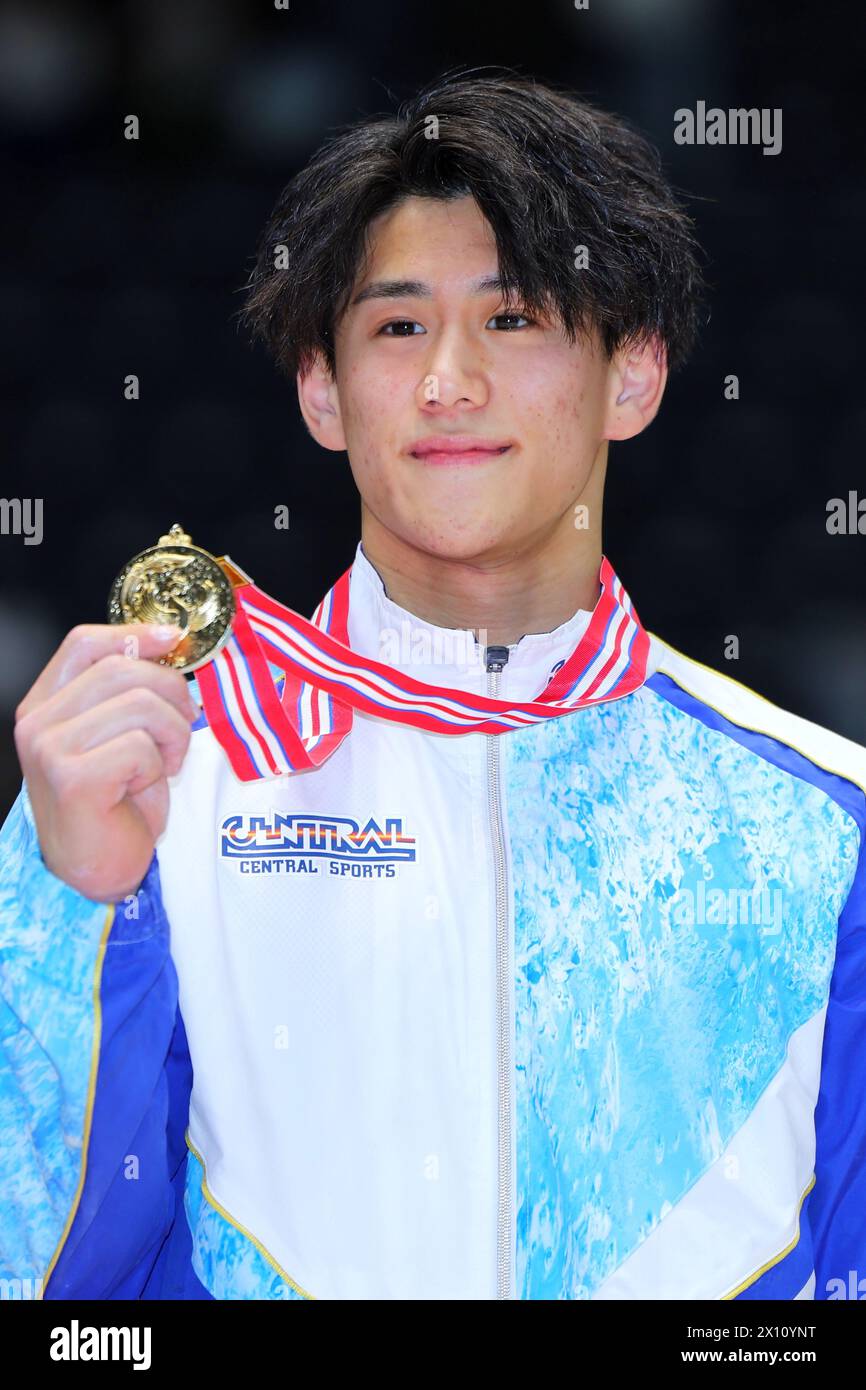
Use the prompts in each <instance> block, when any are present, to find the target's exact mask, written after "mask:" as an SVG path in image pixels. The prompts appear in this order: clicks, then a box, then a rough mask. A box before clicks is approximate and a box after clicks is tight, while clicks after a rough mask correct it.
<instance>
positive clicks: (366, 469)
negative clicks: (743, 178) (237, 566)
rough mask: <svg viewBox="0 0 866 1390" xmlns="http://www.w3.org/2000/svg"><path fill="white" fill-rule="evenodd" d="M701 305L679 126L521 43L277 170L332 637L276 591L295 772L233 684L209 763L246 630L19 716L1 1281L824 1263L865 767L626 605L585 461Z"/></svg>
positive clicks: (495, 1275) (649, 1283)
mask: <svg viewBox="0 0 866 1390" xmlns="http://www.w3.org/2000/svg"><path fill="white" fill-rule="evenodd" d="M699 289H700V276H699V272H698V269H697V264H696V260H695V251H694V243H693V241H692V237H691V233H690V228H689V223H688V220H687V218H686V217H685V216H684V214H683V212H682V210H681V209H680V208H679V207H678V206H677V204H676V202H675V200H674V198H673V196H672V194H671V191H670V189H669V188H668V187H667V185H666V183H665V181H664V179H663V177H662V174H661V172H660V169H659V165H658V161H657V157H656V156H655V154H654V153H653V152H652V151H651V150H650V149H649V148H648V146H647V145H646V144H645V143H644V142H643V141H642V140H641V139H640V138H639V137H638V136H636V135H635V134H634V133H633V132H632V131H631V130H629V129H628V128H627V127H626V126H625V125H624V124H622V123H621V122H619V121H618V120H615V119H613V118H611V117H609V116H607V115H604V114H603V113H601V112H599V111H597V110H595V109H593V108H592V107H590V106H588V105H586V104H584V103H582V102H580V101H578V100H576V99H574V98H573V97H570V96H568V95H565V94H563V93H561V92H559V91H556V90H552V89H551V88H549V87H545V86H542V85H540V84H535V83H533V82H531V81H529V80H527V79H524V78H521V77H515V76H513V75H505V76H493V77H490V76H488V77H479V76H471V75H468V76H467V75H465V76H462V77H458V78H456V79H450V80H445V81H443V82H441V83H440V84H437V85H436V86H435V87H433V88H432V89H431V90H429V91H427V92H425V93H422V94H421V95H420V96H419V97H418V98H417V99H416V100H415V101H414V102H412V103H411V104H409V105H408V106H407V107H406V108H404V109H403V110H402V111H401V112H400V114H399V116H398V117H396V118H379V119H375V120H370V121H365V122H362V123H360V124H359V125H356V126H354V127H352V128H350V129H347V130H344V131H342V132H341V133H340V134H338V135H337V136H336V137H335V138H333V139H332V140H331V141H330V142H329V143H328V144H327V145H326V146H325V147H324V148H323V149H322V150H321V151H320V152H319V153H318V154H317V155H316V156H315V158H314V159H313V161H312V162H311V164H310V165H309V167H308V168H306V169H304V170H303V171H302V172H301V173H300V174H299V175H298V176H297V177H296V178H294V179H293V180H292V182H291V183H290V184H289V186H288V188H287V189H286V190H285V191H284V193H283V195H282V197H281V198H280V200H279V202H278V205H277V207H276V209H275V211H274V214H273V217H272V219H271V222H270V224H269V226H268V228H267V229H266V232H265V235H264V237H263V241H262V246H261V250H260V255H259V258H258V263H257V267H256V270H255V272H254V275H253V277H252V281H251V286H250V295H249V299H248V301H247V308H246V311H245V312H246V318H247V321H248V323H249V324H250V325H251V326H252V328H253V329H254V330H255V331H256V332H258V333H260V334H262V335H263V336H264V337H265V339H266V340H267V341H268V342H269V344H270V345H271V347H272V348H273V350H274V353H275V355H276V357H277V359H278V361H279V363H280V365H281V366H282V368H283V369H284V370H285V371H286V372H287V374H288V375H289V376H290V377H291V378H293V379H294V378H295V377H296V378H297V386H298V394H299V399H300V406H301V410H302V413H303V417H304V420H305V421H306V424H307V426H308V428H309V430H310V432H311V434H312V435H313V437H314V438H315V439H316V440H317V441H318V442H319V443H320V444H322V445H323V446H324V447H325V448H326V449H331V450H336V451H338V452H340V451H343V450H345V451H346V452H347V453H348V456H349V463H350V466H351V468H352V472H353V475H354V478H355V481H356V483H357V486H358V491H359V493H360V496H361V518H362V520H361V538H360V542H359V544H358V547H357V550H356V553H355V557H354V561H353V564H352V566H351V570H350V572H347V575H346V576H344V577H343V578H342V579H341V580H340V581H339V582H338V583H337V584H336V585H335V586H334V589H333V590H331V591H330V592H329V594H328V595H327V596H326V597H325V599H324V600H323V602H322V604H321V605H320V606H319V609H318V610H317V612H316V614H315V615H314V619H313V622H312V623H306V622H304V620H301V619H298V622H297V624H296V623H294V618H292V617H290V618H289V619H288V621H286V620H285V616H284V617H283V618H281V617H280V615H279V613H278V612H277V608H278V605H274V608H273V611H272V612H270V617H271V622H270V632H271V638H272V643H275V644H277V645H272V646H271V647H270V648H268V650H269V651H270V652H274V651H276V650H277V646H278V644H279V642H280V641H286V642H289V643H291V642H292V641H294V642H295V650H296V651H302V653H303V655H302V657H301V658H298V659H297V660H296V662H295V664H294V665H292V666H290V667H289V668H288V669H289V676H288V677H287V678H286V679H287V683H286V685H280V686H279V689H280V691H281V694H282V696H283V697H284V703H283V705H282V706H281V708H283V709H284V710H285V712H286V713H287V714H288V715H289V718H290V721H291V722H292V724H293V728H294V731H295V733H294V739H295V742H294V743H293V744H291V746H292V747H293V748H295V750H296V751H297V750H298V749H300V750H302V752H301V753H300V754H299V755H298V758H297V760H296V761H295V762H294V763H292V762H291V759H290V758H288V757H287V755H286V749H287V747H289V744H290V743H291V740H290V739H288V738H287V737H286V735H285V734H283V735H280V733H279V731H278V730H277V731H276V732H275V730H274V728H272V727H271V726H270V725H269V723H268V721H267V720H265V722H264V724H263V725H262V724H259V723H255V720H256V719H257V718H258V715H257V714H256V712H255V708H254V703H255V702H254V701H253V700H252V699H251V700H249V702H248V703H249V705H250V708H251V709H252V711H253V713H252V715H250V716H249V720H250V722H248V723H247V724H246V725H243V721H242V720H240V719H237V727H238V728H242V727H243V728H246V729H247V731H248V732H249V730H252V732H251V733H249V737H248V738H246V742H244V741H243V738H242V737H241V736H240V735H238V738H239V739H240V742H239V743H238V744H237V745H236V746H235V745H231V742H230V739H229V738H228V736H227V735H226V732H225V728H226V727H228V725H229V724H231V722H232V719H235V718H236V717H237V716H238V707H237V703H236V701H235V696H238V698H239V697H240V692H241V684H237V685H236V686H234V687H232V688H230V684H231V683H230V682H229V681H228V678H227V671H229V672H230V671H234V672H235V676H236V677H237V679H238V681H239V682H242V680H243V671H242V669H241V667H242V663H241V662H240V661H239V660H238V662H237V663H236V664H235V665H234V666H232V665H231V662H230V661H229V663H228V665H227V666H224V667H223V669H222V673H221V674H219V671H218V670H217V664H216V663H214V665H213V667H212V668H211V667H208V668H204V669H203V670H202V671H200V672H199V675H198V687H199V691H200V693H203V692H205V691H206V690H209V691H210V693H211V703H210V705H209V704H208V700H207V699H206V700H205V705H206V710H207V709H208V708H210V710H211V711H212V712H213V711H216V715H215V716H214V717H213V721H212V723H211V722H210V721H209V719H208V717H207V716H206V715H201V714H199V711H198V708H197V707H196V706H193V707H192V708H191V707H190V705H189V702H188V696H187V686H186V684H185V682H184V679H183V677H182V676H181V675H180V673H179V672H177V671H172V670H169V669H167V668H165V667H163V666H161V665H159V664H157V662H156V661H155V660H153V659H152V658H156V657H158V656H159V655H160V654H162V653H165V652H166V651H167V650H168V649H169V648H170V647H171V645H172V642H173V641H174V640H175V638H176V634H175V638H173V637H172V636H171V635H170V634H169V636H168V637H165V636H163V637H160V636H159V634H158V633H157V632H155V631H153V630H151V629H150V628H148V627H137V628H136V633H137V635H138V636H139V638H140V655H141V656H142V657H144V658H151V659H149V660H148V659H145V660H139V661H130V660H128V659H127V657H125V656H123V655H121V653H122V652H123V650H124V647H123V644H124V641H125V640H126V639H127V638H128V636H129V634H130V629H129V628H125V627H123V626H120V627H113V626H105V627H102V626H86V627H82V628H77V629H75V630H73V632H72V633H71V634H69V636H68V637H67V638H66V640H65V641H64V643H63V644H62V646H61V647H60V649H59V651H58V652H57V654H56V655H55V656H54V657H53V658H52V660H51V662H49V664H48V666H47V667H46V668H45V671H44V672H43V673H42V675H41V676H40V677H39V679H38V680H37V681H36V683H35V685H34V686H33V688H32V689H31V691H30V692H29V693H28V694H27V696H26V697H25V698H24V700H23V701H22V704H21V706H20V708H19V711H18V719H17V725H16V743H17V748H18V752H19V756H20V758H21V763H22V768H23V771H24V778H25V782H24V786H23V787H22V791H21V794H20V796H19V798H18V800H17V802H16V804H15V806H14V808H13V810H12V812H11V814H10V816H9V818H8V820H7V822H6V824H5V826H4V828H3V831H2V836H0V917H2V929H3V955H4V969H3V972H2V977H0V979H2V999H3V1003H4V1013H3V1015H2V1017H3V1032H4V1043H5V1063H4V1071H3V1074H2V1097H3V1108H2V1112H0V1113H2V1115H3V1121H4V1132H3V1181H2V1187H0V1192H2V1202H3V1223H2V1245H0V1249H2V1253H3V1259H4V1267H3V1271H2V1272H3V1274H4V1275H6V1276H7V1277H14V1278H21V1279H24V1278H34V1279H37V1278H39V1277H43V1278H44V1279H45V1285H44V1296H45V1297H47V1298H65V1297H91V1298H124V1297H135V1298H137V1297H143V1298H216V1299H237V1298H242V1299H261V1298H292V1299H296V1298H338V1299H346V1298H385V1299H391V1298H412V1299H415V1298H417V1299H422V1298H431V1299H445V1298H459V1299H487V1298H524V1299H540V1298H568V1299H577V1298H581V1299H705V1298H712V1299H733V1298H745V1299H748V1298H783V1299H796V1298H813V1297H814V1298H828V1297H838V1296H849V1295H848V1293H847V1290H848V1280H849V1270H852V1269H853V1270H857V1269H861V1270H862V1269H863V1268H864V1267H866V1177H864V1169H863V1161H864V1157H866V1154H864V1145H866V1107H864V1104H863V1100H862V1088H861V1087H860V1085H859V1083H858V1082H857V1080H856V1078H857V1076H858V1075H859V1069H860V1067H861V1066H862V1062H863V1058H864V1052H866V940H864V937H866V870H864V860H863V855H862V852H861V843H862V832H863V825H864V818H866V796H864V784H866V750H864V749H863V748H860V747H858V746H857V745H854V744H852V743H850V742H848V741H846V740H845V739H842V738H840V737H838V736H836V735H835V734H833V733H830V732H828V731H826V730H824V729H822V728H819V727H817V726H816V725H814V724H811V723H808V722H806V721H805V720H803V719H800V718H798V717H796V716H794V715H792V714H789V713H787V712H785V711H784V710H781V709H779V708H777V707H776V706H774V705H772V704H770V703H768V702H766V701H765V700H763V699H761V698H760V697H759V696H757V695H755V694H753V693H752V692H751V691H749V690H747V689H746V688H745V687H743V686H741V685H739V684H737V683H736V682H733V681H731V680H729V679H728V678H727V677H726V676H723V675H721V674H719V673H717V672H715V671H712V670H709V669H707V668H705V667H703V666H701V665H699V664H697V663H695V662H692V661H690V660H689V659H688V658H686V657H684V656H682V655H680V654H679V653H677V652H675V651H673V650H672V649H671V648H670V647H669V646H667V645H666V644H665V643H664V642H663V641H661V640H660V639H659V638H657V637H655V636H654V635H652V634H648V633H647V632H646V631H645V630H644V629H643V627H642V626H641V624H640V621H639V619H638V616H637V613H636V612H635V610H634V608H633V607H632V605H631V603H630V600H629V598H628V596H627V594H626V593H625V591H624V590H623V588H622V586H621V584H620V582H619V580H618V578H617V576H616V575H615V573H614V571H613V568H612V566H611V565H610V562H609V561H608V560H607V558H606V557H605V556H603V553H602V530H601V526H602V498H603V484H604V474H605V467H606V462H607V451H608V442H609V441H610V440H621V439H628V438H630V437H632V436H634V435H636V434H638V433H639V432H640V431H641V430H643V429H645V428H646V426H647V425H648V424H650V422H651V421H652V420H653V418H654V417H655V415H656V412H657V411H658V409H659V405H660V402H661V398H662V393H663V391H664V386H665V382H666V377H667V372H668V370H669V369H670V368H671V367H673V366H676V365H678V364H679V363H680V362H681V361H682V360H683V359H684V358H685V356H686V354H687V352H688V349H689V346H690V344H691V342H692V339H693V336H694V332H695V326H696V322H697V317H698V292H699ZM143 539H145V540H146V539H149V538H143ZM196 539H201V538H196ZM239 559H240V560H241V562H242V563H243V562H244V557H242V556H241V557H239ZM262 611H263V610H261V609H260V610H259V619H260V628H261V633H264V632H265V630H266V628H267V627H268V624H267V622H266V621H265V620H264V619H262V617H261V614H262ZM268 611H270V610H268ZM215 672H216V675H215V674H214V673H215ZM270 672H271V676H272V678H273V679H274V680H276V679H277V677H278V675H279V671H278V669H277V665H276V664H274V665H273V666H272V667H271V668H270ZM299 672H300V674H299ZM292 682H294V683H292ZM232 689H233V690H234V694H233V693H232ZM233 701H235V703H234V704H233V703H232V702H233ZM197 714H198V715H199V717H198V718H197V719H196V722H195V723H194V724H193V727H192V733H191V736H190V730H189V721H190V718H191V717H192V718H193V719H195V718H196V715H197ZM224 716H225V719H224ZM262 717H263V718H264V716H262ZM226 721H227V723H226ZM254 725H255V727H253V726H254ZM217 733H219V737H217V736H216V735H217ZM230 746H234V747H235V755H236V760H235V762H234V763H232V764H230V763H229V761H228V760H227V758H226V756H225V752H226V751H227V750H228V748H229V747H230ZM136 889H137V890H138V891H137V893H136V892H135V890H136ZM127 895H134V896H132V897H128V896H127ZM129 903H134V905H135V912H134V913H132V914H131V913H130V912H129V910H128V904H129ZM843 1290H844V1292H843Z"/></svg>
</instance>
